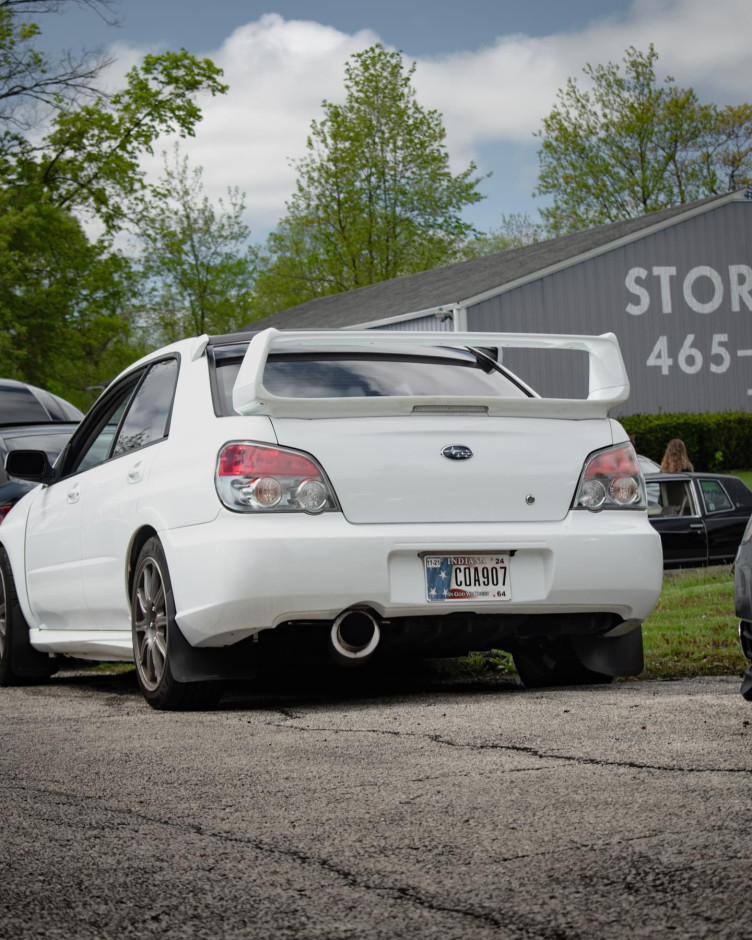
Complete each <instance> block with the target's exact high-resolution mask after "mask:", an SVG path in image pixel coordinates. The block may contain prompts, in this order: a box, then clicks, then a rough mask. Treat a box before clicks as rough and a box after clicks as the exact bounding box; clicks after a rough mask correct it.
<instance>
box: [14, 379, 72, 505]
mask: <svg viewBox="0 0 752 940" xmlns="http://www.w3.org/2000/svg"><path fill="white" fill-rule="evenodd" d="M82 417H83V414H82V413H81V412H80V411H79V410H78V408H76V407H75V405H71V403H70V402H67V401H65V399H64V398H60V397H59V396H58V395H53V394H52V392H47V391H45V390H44V389H42V388H37V387H36V386H34V385H28V384H27V383H25V382H17V381H15V380H14V379H0V522H2V521H3V519H4V518H5V516H6V515H7V514H8V513H9V512H10V510H11V507H12V506H13V505H14V504H15V503H17V502H18V500H19V499H20V498H21V497H22V496H23V495H24V494H25V493H28V491H29V490H30V489H32V487H33V484H31V483H26V482H23V481H21V480H14V479H13V478H12V477H9V476H8V474H7V473H6V472H5V458H6V457H7V456H8V454H9V453H10V452H11V451H12V450H43V451H45V453H46V454H47V458H48V460H49V461H50V463H54V462H55V460H56V459H57V456H58V454H59V453H60V451H61V450H62V449H63V447H65V445H66V444H67V442H68V438H69V437H70V436H71V434H72V433H73V432H74V430H75V429H76V427H77V425H78V422H79V421H80V419H81V418H82Z"/></svg>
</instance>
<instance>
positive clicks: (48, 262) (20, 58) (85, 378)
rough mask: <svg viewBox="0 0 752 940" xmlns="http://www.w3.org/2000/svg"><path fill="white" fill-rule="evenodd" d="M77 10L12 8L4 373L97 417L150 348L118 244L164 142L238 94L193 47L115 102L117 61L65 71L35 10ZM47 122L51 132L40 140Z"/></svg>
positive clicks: (43, 5) (172, 55)
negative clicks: (105, 87)
mask: <svg viewBox="0 0 752 940" xmlns="http://www.w3.org/2000/svg"><path fill="white" fill-rule="evenodd" d="M68 2H69V0H40V2H39V3H37V2H35V0H30V2H26V0H0V361H1V362H2V367H1V370H0V371H2V374H3V375H6V376H9V377H12V378H18V379H22V380H26V381H29V382H32V383H34V384H36V385H41V386H43V387H46V388H49V389H50V390H51V391H54V392H58V393H59V394H62V395H63V396H64V397H66V398H68V399H70V400H71V401H74V402H75V403H76V404H78V405H79V406H81V407H84V408H85V407H87V406H88V405H89V404H90V403H91V402H92V401H93V399H94V398H95V397H96V394H97V392H98V390H99V389H100V388H101V386H102V385H103V384H105V383H106V382H108V381H109V380H110V379H111V378H113V376H114V375H115V374H117V373H118V372H119V371H120V370H121V369H122V368H123V367H124V366H125V365H126V364H128V363H130V362H131V361H133V359H135V358H137V357H138V356H139V355H140V354H141V352H142V351H143V347H142V346H141V345H140V344H139V342H138V340H137V338H136V337H135V334H134V330H133V309H132V299H133V297H134V294H135V284H136V279H135V274H134V270H133V267H132V265H131V263H130V262H129V261H128V259H126V258H125V257H124V256H123V255H122V254H121V253H120V252H119V251H117V250H115V249H114V248H113V244H114V238H115V236H116V235H117V234H119V233H120V232H121V231H122V229H123V227H124V226H125V224H126V223H127V222H129V221H130V219H131V218H132V216H133V207H134V206H135V205H137V204H138V203H137V200H136V199H135V197H137V196H139V195H143V193H144V192H145V191H146V184H145V181H144V173H143V170H142V169H141V165H140V160H141V157H142V156H143V155H144V154H145V153H151V151H152V147H153V145H154V143H155V141H156V140H157V138H158V137H160V136H161V135H162V134H165V133H174V134H177V135H179V136H186V135H192V134H193V133H194V131H195V127H196V125H197V123H198V121H199V120H200V117H201V112H200V109H199V107H198V104H197V98H198V96H199V95H200V94H203V93H208V94H211V95H215V94H220V93H222V92H223V91H225V88H226V86H225V85H223V84H222V83H221V81H220V76H221V72H220V70H219V69H218V68H217V67H216V66H215V65H214V64H213V63H212V62H210V61H209V60H208V59H197V58H195V57H194V56H192V55H190V54H189V53H188V52H186V51H185V50H180V51H179V52H167V53H164V54H162V55H147V56H146V57H145V58H144V59H143V61H142V62H141V64H140V65H138V66H135V67H134V68H132V69H131V70H130V71H129V72H128V75H127V79H126V83H125V86H124V87H123V88H122V89H119V90H117V91H115V92H114V93H113V94H105V93H104V92H103V91H102V90H100V89H98V88H97V78H98V76H99V73H100V72H101V70H102V68H103V67H104V66H105V65H106V64H107V61H106V60H103V59H101V58H97V57H95V56H91V55H87V54H84V55H83V56H82V57H81V58H80V59H78V60H73V59H72V58H71V57H70V56H68V55H67V54H63V55H61V57H60V60H59V61H58V62H54V61H52V60H51V59H50V58H49V57H48V56H46V55H44V54H42V53H41V52H39V50H38V49H37V48H36V47H35V40H36V39H37V38H38V36H39V34H40V28H39V26H38V25H37V24H36V23H33V22H29V21H28V19H27V18H26V16H25V14H31V15H33V14H35V13H43V12H44V13H49V12H58V11H60V10H62V9H63V8H64V7H65V6H66V5H68ZM70 2H73V0H70ZM85 2H86V3H87V5H88V6H91V7H92V8H95V9H97V10H98V11H99V12H102V11H103V10H104V11H106V10H107V9H108V7H109V0H85ZM43 119H44V120H45V121H46V122H47V123H46V126H47V128H48V130H47V133H46V134H43V133H42V132H41V131H35V132H34V133H33V134H31V133H29V129H31V128H34V127H36V125H38V124H39V122H40V121H42V120H43ZM82 219H86V220H87V221H88V220H92V219H95V220H96V221H97V222H98V223H99V228H100V230H101V231H103V235H102V236H101V237H100V238H97V239H93V238H91V237H89V236H88V235H87V232H86V230H85V228H84V227H83V225H82V221H81V220H82Z"/></svg>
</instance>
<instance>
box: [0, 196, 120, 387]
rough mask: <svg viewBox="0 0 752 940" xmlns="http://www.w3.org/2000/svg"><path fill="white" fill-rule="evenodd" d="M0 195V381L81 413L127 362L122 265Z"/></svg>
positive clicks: (78, 231) (71, 226)
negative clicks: (45, 391)
mask: <svg viewBox="0 0 752 940" xmlns="http://www.w3.org/2000/svg"><path fill="white" fill-rule="evenodd" d="M18 197H19V194H18V193H17V192H13V191H11V192H10V193H8V192H5V193H3V194H2V195H0V361H2V372H3V375H5V376H7V377H9V378H17V379H23V380H25V381H28V382H32V383H33V384H35V385H41V386H43V387H46V388H49V389H50V390H51V391H53V392H58V393H59V394H62V395H64V396H65V397H67V398H70V399H71V400H73V401H75V402H76V404H79V405H81V406H86V405H88V404H89V403H90V402H91V401H92V399H93V397H94V393H93V392H92V391H91V388H92V387H96V386H100V385H102V384H103V383H105V382H106V381H108V380H109V379H110V378H112V376H113V375H115V374H116V373H117V372H118V371H120V369H121V368H122V367H123V366H124V365H125V364H126V363H127V362H128V361H129V360H131V359H133V358H134V349H133V348H132V346H130V345H129V340H130V331H129V326H130V323H129V318H128V310H129V298H130V295H131V291H132V275H131V270H130V265H129V264H128V262H127V260H126V259H125V258H123V257H122V256H121V255H119V254H118V253H114V252H111V251H108V250H105V249H104V248H103V246H102V245H101V244H100V243H98V242H89V240H88V238H87V236H86V234H85V233H84V230H83V228H82V227H81V224H80V222H78V220H77V219H76V218H75V217H74V216H73V215H71V214H70V213H68V212H64V211H62V210H60V209H58V208H56V207H55V206H53V205H51V204H50V203H49V202H45V201H33V200H32V201H29V202H27V203H25V204H24V203H22V202H21V201H20V200H19V198H18Z"/></svg>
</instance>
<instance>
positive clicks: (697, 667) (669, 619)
mask: <svg viewBox="0 0 752 940" xmlns="http://www.w3.org/2000/svg"><path fill="white" fill-rule="evenodd" d="M737 623H738V618H737V617H736V616H735V615H734V578H733V574H732V570H731V566H730V565H728V566H720V567H714V568H694V569H687V570H684V571H677V572H676V573H674V572H666V573H665V575H664V578H663V590H662V592H661V598H660V600H659V601H658V606H657V607H656V608H655V610H654V611H653V613H652V614H651V615H650V617H648V619H647V620H646V621H645V623H644V624H643V628H642V635H643V644H644V648H645V671H644V672H643V674H642V677H643V678H649V679H679V678H684V677H687V676H725V675H741V673H742V672H743V671H744V669H745V666H746V660H745V658H744V656H743V655H742V651H741V647H740V646H739V634H738V631H737Z"/></svg>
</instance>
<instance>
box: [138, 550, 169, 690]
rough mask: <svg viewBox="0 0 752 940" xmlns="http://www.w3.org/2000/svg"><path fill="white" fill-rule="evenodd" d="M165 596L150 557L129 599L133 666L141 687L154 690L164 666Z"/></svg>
mask: <svg viewBox="0 0 752 940" xmlns="http://www.w3.org/2000/svg"><path fill="white" fill-rule="evenodd" d="M167 624H168V616H167V598H166V595H165V582H164V577H163V575H162V572H161V570H160V568H159V565H158V564H157V562H156V561H155V560H154V558H147V559H146V560H145V562H144V564H143V565H142V567H141V571H140V574H139V578H138V583H137V584H136V590H135V592H134V602H133V642H134V659H135V661H136V668H137V670H138V673H139V676H140V678H141V681H142V683H143V684H144V686H145V687H146V688H147V689H149V690H150V691H154V690H155V689H156V688H157V687H158V686H159V684H160V682H161V681H162V678H163V676H164V673H165V669H166V668H167Z"/></svg>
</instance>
